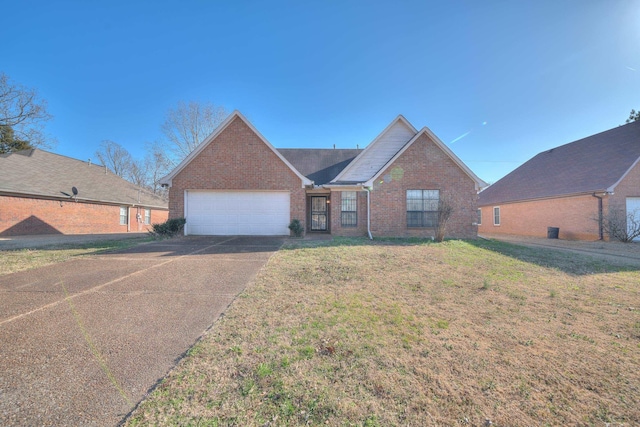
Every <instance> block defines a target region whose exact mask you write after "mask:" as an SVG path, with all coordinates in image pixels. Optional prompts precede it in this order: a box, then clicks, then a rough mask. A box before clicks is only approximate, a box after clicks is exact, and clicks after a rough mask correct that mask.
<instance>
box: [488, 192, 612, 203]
mask: <svg viewBox="0 0 640 427" xmlns="http://www.w3.org/2000/svg"><path fill="white" fill-rule="evenodd" d="M610 188H611V187H609V188H607V189H604V188H603V189H595V190H588V191H587V190H585V191H577V192H575V193H565V194H553V195H549V196H540V197H531V198H528V199H508V200H498V201H491V202H488V203H482V202H481V201H480V200H479V201H478V206H479V207H480V206H497V205H504V204H510V203H523V202H536V201H539V200H547V199H562V198H565V197H578V196H589V195H593V194H613V191H610Z"/></svg>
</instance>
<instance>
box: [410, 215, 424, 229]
mask: <svg viewBox="0 0 640 427" xmlns="http://www.w3.org/2000/svg"><path fill="white" fill-rule="evenodd" d="M407 227H422V212H407Z"/></svg>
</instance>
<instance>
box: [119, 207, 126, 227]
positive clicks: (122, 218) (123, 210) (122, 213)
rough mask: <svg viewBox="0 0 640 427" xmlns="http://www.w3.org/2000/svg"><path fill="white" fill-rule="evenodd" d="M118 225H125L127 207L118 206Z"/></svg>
mask: <svg viewBox="0 0 640 427" xmlns="http://www.w3.org/2000/svg"><path fill="white" fill-rule="evenodd" d="M120 225H127V208H125V207H122V206H120Z"/></svg>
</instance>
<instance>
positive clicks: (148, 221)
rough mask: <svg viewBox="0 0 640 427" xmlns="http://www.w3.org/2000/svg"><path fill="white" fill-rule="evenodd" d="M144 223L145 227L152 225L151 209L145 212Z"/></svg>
mask: <svg viewBox="0 0 640 427" xmlns="http://www.w3.org/2000/svg"><path fill="white" fill-rule="evenodd" d="M144 223H145V225H149V224H151V209H145V210H144Z"/></svg>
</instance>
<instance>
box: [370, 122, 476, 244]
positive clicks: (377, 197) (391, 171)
mask: <svg viewBox="0 0 640 427" xmlns="http://www.w3.org/2000/svg"><path fill="white" fill-rule="evenodd" d="M407 190H440V196H441V198H444V197H446V198H448V199H449V200H450V201H451V203H452V205H453V208H454V212H453V215H452V216H451V218H450V220H449V223H448V225H447V230H446V234H445V237H453V238H476V237H477V226H476V225H474V223H475V222H476V208H477V200H478V195H477V191H476V189H475V182H474V181H473V179H471V178H470V177H469V176H468V175H467V174H466V173H465V172H464V171H463V170H462V169H460V167H458V165H457V164H456V163H454V162H453V160H451V158H450V157H449V156H447V155H446V154H445V153H444V152H443V151H442V150H441V149H440V148H439V147H438V146H437V145H436V144H435V143H434V142H433V141H431V140H430V139H429V137H428V136H427V135H424V134H423V135H422V136H421V137H420V138H418V139H417V140H416V141H415V142H414V143H413V144H412V145H411V146H410V147H409V148H408V149H407V150H406V151H405V152H404V153H402V155H401V156H400V157H399V158H398V159H397V160H396V161H395V162H394V163H393V164H391V165H390V166H389V167H388V168H387V169H386V170H385V171H384V172H383V173H382V175H381V176H380V177H379V178H378V179H377V180H376V182H375V183H374V187H373V191H372V192H371V233H372V235H373V236H374V237H375V236H397V237H410V236H416V237H433V236H434V234H435V230H434V228H408V227H407V201H406V198H407ZM365 196H366V194H365ZM365 203H366V201H365ZM365 209H366V207H365ZM365 212H366V211H365Z"/></svg>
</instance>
